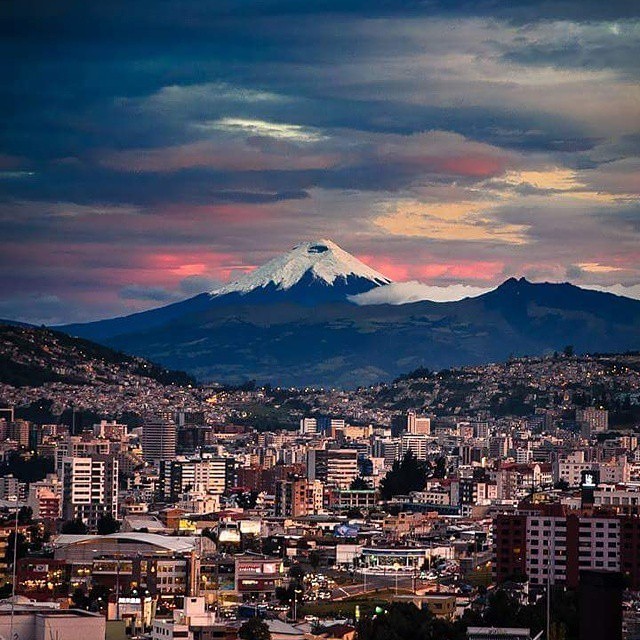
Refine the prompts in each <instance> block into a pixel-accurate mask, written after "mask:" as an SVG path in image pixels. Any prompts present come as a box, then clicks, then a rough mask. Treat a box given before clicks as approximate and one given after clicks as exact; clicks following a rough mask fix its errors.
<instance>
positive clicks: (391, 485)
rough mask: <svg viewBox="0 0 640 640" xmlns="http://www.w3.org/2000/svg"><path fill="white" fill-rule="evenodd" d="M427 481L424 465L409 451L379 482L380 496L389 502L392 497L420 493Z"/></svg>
mask: <svg viewBox="0 0 640 640" xmlns="http://www.w3.org/2000/svg"><path fill="white" fill-rule="evenodd" d="M426 481H427V469H426V464H425V463H424V462H423V461H422V460H418V459H417V458H416V455H415V453H413V451H411V449H409V451H407V453H405V455H404V458H402V460H396V461H395V462H394V463H393V467H391V471H389V473H387V475H386V476H385V477H384V478H383V479H382V481H381V482H380V495H381V496H382V498H383V499H385V500H389V499H390V498H392V497H393V496H397V495H406V494H408V493H409V492H410V491H421V490H422V489H424V485H425V483H426Z"/></svg>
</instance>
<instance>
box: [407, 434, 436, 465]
mask: <svg viewBox="0 0 640 640" xmlns="http://www.w3.org/2000/svg"><path fill="white" fill-rule="evenodd" d="M428 450H429V438H428V436H426V435H420V434H411V433H405V434H403V435H402V436H401V438H400V457H404V455H405V454H406V453H407V452H408V451H412V452H413V454H414V455H415V457H416V458H418V460H426V459H427V455H428Z"/></svg>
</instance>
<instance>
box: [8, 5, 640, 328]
mask: <svg viewBox="0 0 640 640" xmlns="http://www.w3.org/2000/svg"><path fill="white" fill-rule="evenodd" d="M1 11H2V13H0V19H1V25H2V29H3V32H4V33H5V34H6V35H7V36H8V37H7V38H6V39H5V49H6V52H7V55H8V57H9V58H10V59H11V60H12V62H11V70H10V73H9V77H8V81H7V82H6V84H5V85H4V87H3V88H2V92H3V100H2V105H3V106H2V107H1V108H2V115H3V123H4V126H3V135H2V146H1V148H0V150H1V152H2V155H1V157H0V163H1V166H0V189H1V190H2V194H3V197H2V202H1V203H0V207H1V211H0V217H1V220H2V223H1V224H2V228H3V234H2V240H0V245H1V251H0V256H1V257H0V277H2V279H3V288H2V294H1V296H0V317H6V318H16V319H22V320H26V321H32V322H38V323H40V322H44V323H50V324H55V323H61V322H71V321H85V320H94V319H100V318H105V317H111V316H116V315H123V314H126V313H131V312H134V311H138V310H142V309H148V308H152V307H156V306H160V305H162V304H166V303H170V302H173V301H175V300H178V299H183V298H187V297H189V296H190V295H194V294H196V293H200V292H202V291H207V290H210V289H212V288H214V287H215V286H216V285H217V284H219V283H221V282H227V281H229V280H230V279H234V278H235V277H237V276H238V275H239V274H241V273H243V272H246V271H248V270H251V269H253V268H255V267H256V266H259V265H261V264H263V263H265V262H267V261H268V260H269V259H271V258H273V257H274V256H276V255H278V254H279V253H282V252H285V251H287V250H289V249H290V248H291V247H292V246H294V245H296V244H298V243H300V242H304V241H308V240H314V239H317V238H323V237H327V238H331V239H333V240H334V241H336V242H337V243H338V244H340V245H341V246H343V247H344V248H345V249H346V250H347V251H349V252H351V253H353V254H354V255H356V256H357V257H358V258H359V259H361V260H363V261H364V262H365V263H367V264H368V265H370V266H371V267H372V268H374V269H376V270H378V271H380V272H381V273H383V274H385V275H386V276H388V277H389V278H391V279H393V280H396V281H418V282H419V283H423V284H426V285H428V286H438V287H453V288H452V289H449V290H447V291H445V292H444V293H443V296H447V295H448V296H449V297H455V296H456V295H458V293H459V291H460V290H462V291H465V292H466V291H470V292H472V291H473V290H478V291H482V290H487V289H490V288H494V287H495V286H497V285H498V284H499V283H500V282H502V281H504V280H506V279H507V278H508V277H510V276H516V277H521V276H524V277H527V278H529V279H531V280H535V281H541V280H548V281H553V282H559V281H566V280H568V281H571V282H573V283H575V284H577V285H580V286H601V287H605V288H606V290H610V291H613V292H615V293H618V294H623V295H628V296H631V297H636V298H638V297H640V290H639V287H640V268H639V263H640V261H639V260H638V250H637V247H638V244H639V240H640V237H639V236H640V229H639V228H638V219H639V215H638V213H639V212H638V192H639V189H640V186H639V185H638V175H639V174H640V172H639V171H638V168H639V166H638V164H639V162H638V136H637V122H638V115H639V114H638V89H637V74H638V68H637V63H636V60H637V57H638V41H639V40H638V35H639V29H640V26H639V25H640V23H639V20H638V18H639V12H638V10H637V9H636V8H634V7H633V6H632V5H631V3H624V2H612V3H607V5H606V6H601V3H597V2H564V3H561V4H558V3H546V2H518V3H510V6H509V7H500V6H499V5H495V3H484V2H478V3H472V4H471V5H470V4H468V3H449V2H447V3H445V2H435V3H429V4H427V5H424V4H421V3H409V4H405V5H403V6H402V7H400V6H397V7H396V6H394V5H389V4H388V3H383V2H374V3H368V4H367V5H366V6H365V5H364V4H362V3H360V2H356V1H355V0H354V1H350V2H341V3H332V2H322V3H314V4H312V5H310V6H305V7H300V6H297V4H292V3H287V2H273V3H267V4H266V5H265V4H262V3H253V2H250V3H242V4H241V5H240V4H238V3H234V2H228V3H219V2H216V3H209V2H204V3H200V2H198V3H195V2H193V3H192V2H187V3H182V4H181V5H180V8H179V9H178V8H176V6H175V5H174V4H172V3H162V4H160V5H157V4H155V3H154V4H153V5H150V4H147V3H144V2H143V3H137V4H136V6H135V7H131V6H127V7H126V9H125V10H124V11H120V10H119V8H118V7H117V6H116V5H108V6H98V5H93V4H91V5H86V6H80V5H76V4H74V3H70V4H68V5H64V6H57V7H52V6H50V5H49V4H45V3H41V2H34V3H25V4H22V5H21V6H14V7H11V8H9V7H6V8H3V9H2V10H1ZM463 285H466V286H469V287H472V290H465V289H461V287H462V286H463ZM415 286H416V287H418V288H419V286H420V285H415Z"/></svg>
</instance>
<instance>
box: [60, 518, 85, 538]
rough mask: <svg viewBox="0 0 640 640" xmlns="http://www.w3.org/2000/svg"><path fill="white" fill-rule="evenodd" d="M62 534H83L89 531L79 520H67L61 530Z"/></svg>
mask: <svg viewBox="0 0 640 640" xmlns="http://www.w3.org/2000/svg"><path fill="white" fill-rule="evenodd" d="M61 531H62V533H72V534H85V533H87V532H88V531H89V529H88V528H87V525H86V524H85V523H84V522H83V521H82V520H81V519H80V518H76V519H75V520H67V521H66V522H65V523H64V524H63V525H62V529H61Z"/></svg>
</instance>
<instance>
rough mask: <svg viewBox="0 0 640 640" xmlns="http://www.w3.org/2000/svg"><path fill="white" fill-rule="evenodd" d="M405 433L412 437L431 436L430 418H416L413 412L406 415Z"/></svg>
mask: <svg viewBox="0 0 640 640" xmlns="http://www.w3.org/2000/svg"><path fill="white" fill-rule="evenodd" d="M406 429H407V433H410V434H412V435H427V436H428V435H430V434H431V418H421V417H418V416H417V414H416V412H415V411H409V412H408V413H407V425H406Z"/></svg>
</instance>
